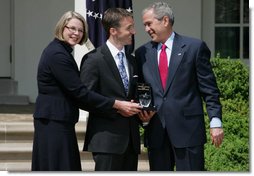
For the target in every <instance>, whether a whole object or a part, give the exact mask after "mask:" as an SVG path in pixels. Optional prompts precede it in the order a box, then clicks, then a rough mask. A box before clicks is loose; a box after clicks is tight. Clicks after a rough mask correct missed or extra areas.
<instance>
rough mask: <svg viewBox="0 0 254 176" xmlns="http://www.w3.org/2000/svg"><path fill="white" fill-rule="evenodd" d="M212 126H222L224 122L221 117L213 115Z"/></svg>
mask: <svg viewBox="0 0 254 176" xmlns="http://www.w3.org/2000/svg"><path fill="white" fill-rule="evenodd" d="M210 128H222V122H221V120H220V118H218V117H213V118H212V120H211V121H210Z"/></svg>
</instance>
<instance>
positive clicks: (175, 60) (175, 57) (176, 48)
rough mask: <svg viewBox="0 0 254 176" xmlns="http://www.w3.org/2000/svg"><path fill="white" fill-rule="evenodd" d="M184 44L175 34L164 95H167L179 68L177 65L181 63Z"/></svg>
mask: <svg viewBox="0 0 254 176" xmlns="http://www.w3.org/2000/svg"><path fill="white" fill-rule="evenodd" d="M184 46H185V44H184V43H183V42H182V40H181V37H180V36H179V35H178V34H176V35H175V38H174V42H173V47H172V52H171V58H170V63H169V68H168V69H169V72H168V78H167V85H166V90H165V93H167V91H168V89H169V87H170V85H171V83H172V81H173V78H174V76H175V73H176V71H177V69H178V67H179V64H180V63H181V61H182V59H183V56H184V53H185V50H184Z"/></svg>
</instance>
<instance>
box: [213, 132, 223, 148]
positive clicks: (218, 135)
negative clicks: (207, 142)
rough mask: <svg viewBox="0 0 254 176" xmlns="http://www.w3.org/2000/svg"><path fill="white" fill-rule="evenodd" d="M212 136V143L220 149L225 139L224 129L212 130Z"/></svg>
mask: <svg viewBox="0 0 254 176" xmlns="http://www.w3.org/2000/svg"><path fill="white" fill-rule="evenodd" d="M210 135H211V139H212V143H213V144H214V145H215V147H217V148H218V147H220V145H221V143H222V141H223V138H224V132H223V129H222V128H210Z"/></svg>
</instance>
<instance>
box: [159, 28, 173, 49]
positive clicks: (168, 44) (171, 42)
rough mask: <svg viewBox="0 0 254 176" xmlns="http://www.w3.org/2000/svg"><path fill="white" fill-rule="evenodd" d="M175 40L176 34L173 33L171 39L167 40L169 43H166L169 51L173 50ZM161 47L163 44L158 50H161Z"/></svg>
mask: <svg viewBox="0 0 254 176" xmlns="http://www.w3.org/2000/svg"><path fill="white" fill-rule="evenodd" d="M174 38H175V33H174V32H172V34H171V35H170V37H169V38H168V39H167V41H166V42H165V45H166V46H167V48H168V49H169V50H172V45H173V41H174ZM161 45H162V43H159V44H158V48H157V49H158V50H160V49H161Z"/></svg>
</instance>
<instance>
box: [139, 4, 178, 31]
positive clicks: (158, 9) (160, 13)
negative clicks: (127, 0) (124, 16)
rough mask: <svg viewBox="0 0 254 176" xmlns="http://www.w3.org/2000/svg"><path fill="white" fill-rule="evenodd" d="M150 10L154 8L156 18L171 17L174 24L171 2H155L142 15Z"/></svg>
mask: <svg viewBox="0 0 254 176" xmlns="http://www.w3.org/2000/svg"><path fill="white" fill-rule="evenodd" d="M149 10H153V12H154V14H155V18H156V19H158V20H161V19H162V18H163V17H164V16H167V17H168V18H169V19H170V22H171V25H172V26H173V24H174V14H173V10H172V8H171V7H170V5H169V4H167V3H166V2H154V3H153V4H151V5H150V6H148V7H147V8H145V9H144V10H143V12H142V15H144V14H145V13H146V12H147V11H149Z"/></svg>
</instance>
